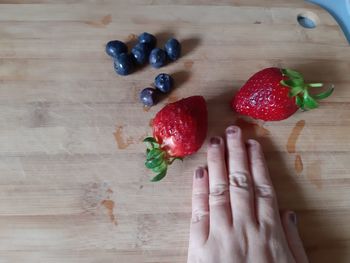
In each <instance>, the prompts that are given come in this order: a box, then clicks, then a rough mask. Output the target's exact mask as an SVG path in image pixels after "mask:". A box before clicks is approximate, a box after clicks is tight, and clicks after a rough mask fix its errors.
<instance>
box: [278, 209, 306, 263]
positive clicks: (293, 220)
mask: <svg viewBox="0 0 350 263" xmlns="http://www.w3.org/2000/svg"><path fill="white" fill-rule="evenodd" d="M281 217H282V225H283V230H284V233H285V235H286V238H287V242H288V245H289V248H290V250H291V251H292V254H293V256H294V259H295V261H296V262H297V263H307V262H309V261H308V259H307V256H306V253H305V249H304V246H303V243H302V241H301V239H300V236H299V232H298V227H297V216H296V214H295V213H294V212H293V211H287V212H285V213H283V214H282V216H281Z"/></svg>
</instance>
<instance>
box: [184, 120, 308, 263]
mask: <svg viewBox="0 0 350 263" xmlns="http://www.w3.org/2000/svg"><path fill="white" fill-rule="evenodd" d="M225 137H226V138H225V140H224V139H223V138H221V137H213V138H211V140H210V144H209V146H208V154H207V162H208V168H203V167H199V168H197V169H196V171H195V174H194V177H193V195H192V220H191V227H190V241H189V251H188V261H187V262H188V263H243V262H254V263H277V262H278V263H284V262H288V263H289V262H290V263H292V262H293V263H295V262H296V263H307V262H308V259H307V257H306V254H305V250H304V247H303V244H302V242H301V239H300V237H299V233H298V229H297V220H296V215H295V213H294V212H293V211H285V212H283V213H280V212H279V209H278V206H277V200H276V194H275V191H274V188H273V186H272V183H271V179H270V177H269V173H268V170H267V166H266V163H265V158H264V155H263V152H262V149H261V146H260V144H259V143H258V142H257V141H255V140H248V141H247V142H245V141H243V137H242V131H241V129H240V128H239V127H237V126H230V127H228V128H227V129H226V136H225Z"/></svg>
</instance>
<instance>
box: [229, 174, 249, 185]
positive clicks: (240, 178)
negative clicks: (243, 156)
mask: <svg viewBox="0 0 350 263" xmlns="http://www.w3.org/2000/svg"><path fill="white" fill-rule="evenodd" d="M229 180H230V186H232V187H237V188H242V189H248V188H249V186H250V182H249V176H248V173H247V172H240V171H236V172H232V173H230V175H229Z"/></svg>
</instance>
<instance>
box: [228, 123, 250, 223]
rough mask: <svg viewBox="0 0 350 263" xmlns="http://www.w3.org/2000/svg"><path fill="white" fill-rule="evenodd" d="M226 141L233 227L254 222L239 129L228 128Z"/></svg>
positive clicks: (247, 170) (245, 153) (244, 149)
mask: <svg viewBox="0 0 350 263" xmlns="http://www.w3.org/2000/svg"><path fill="white" fill-rule="evenodd" d="M226 140H227V155H228V171H229V183H230V200H231V208H232V217H233V225H234V226H238V225H243V224H244V223H247V222H248V223H252V222H256V220H255V214H254V198H253V197H254V196H253V192H252V179H251V175H250V172H249V166H248V157H247V151H246V145H245V143H244V142H243V138H242V131H241V129H240V128H239V127H237V126H230V127H228V128H227V129H226Z"/></svg>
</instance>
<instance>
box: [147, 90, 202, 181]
mask: <svg viewBox="0 0 350 263" xmlns="http://www.w3.org/2000/svg"><path fill="white" fill-rule="evenodd" d="M152 127H153V137H148V138H146V139H145V140H144V142H146V143H148V149H147V160H146V163H145V165H146V167H147V168H149V169H151V170H152V171H153V172H155V173H157V175H156V176H155V177H154V178H153V179H152V181H153V182H155V181H159V180H161V179H162V178H163V177H164V176H165V175H166V172H167V168H168V165H170V164H172V162H173V161H174V160H176V159H181V160H182V157H185V156H187V155H190V154H193V153H195V152H196V151H198V150H199V148H200V147H201V146H202V144H203V142H204V140H205V137H206V135H207V128H208V111H207V105H206V102H205V100H204V98H203V97H202V96H192V97H188V98H185V99H182V100H179V101H177V102H174V103H170V104H168V105H166V106H165V107H164V108H163V109H161V110H160V111H159V112H158V113H157V114H156V116H155V118H154V119H153V122H152Z"/></svg>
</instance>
